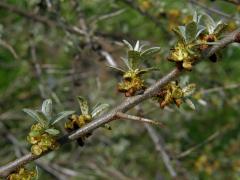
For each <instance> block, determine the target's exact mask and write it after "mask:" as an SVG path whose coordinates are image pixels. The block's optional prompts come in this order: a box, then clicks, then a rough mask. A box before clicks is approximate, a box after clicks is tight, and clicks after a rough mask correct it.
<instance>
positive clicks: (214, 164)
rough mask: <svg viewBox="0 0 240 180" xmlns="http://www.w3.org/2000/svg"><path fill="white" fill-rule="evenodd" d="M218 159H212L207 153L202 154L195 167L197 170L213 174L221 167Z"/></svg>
mask: <svg viewBox="0 0 240 180" xmlns="http://www.w3.org/2000/svg"><path fill="white" fill-rule="evenodd" d="M219 166H220V164H219V162H218V161H210V160H209V158H208V157H207V156H206V155H201V156H200V157H199V158H198V159H197V160H196V162H195V168H196V170H197V171H202V172H205V173H207V174H208V175H211V174H212V173H213V172H214V171H216V170H217V169H218V168H219Z"/></svg>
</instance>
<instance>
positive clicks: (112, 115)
mask: <svg viewBox="0 0 240 180" xmlns="http://www.w3.org/2000/svg"><path fill="white" fill-rule="evenodd" d="M233 42H240V29H238V30H236V31H234V32H233V33H231V34H229V35H228V36H226V37H225V38H224V39H222V40H221V41H219V44H218V45H215V46H213V47H212V48H211V49H210V50H209V52H208V53H206V55H205V56H206V57H209V56H211V55H212V54H214V53H215V52H217V51H218V50H222V47H225V46H226V45H228V44H230V43H233ZM180 74H181V70H180V69H178V68H174V69H173V70H172V71H170V72H169V73H168V74H166V75H165V76H164V77H162V78H161V79H160V80H158V81H157V82H156V83H155V84H153V85H152V86H150V87H149V88H148V89H147V90H146V91H145V92H144V94H142V95H137V96H134V97H129V98H126V99H125V100H124V101H123V102H122V103H121V104H120V105H118V106H117V107H115V108H114V109H112V110H111V111H110V112H108V113H105V114H104V115H102V116H101V117H99V118H97V119H96V120H94V121H92V122H90V123H89V124H87V125H86V126H84V127H82V128H81V129H78V130H77V131H75V132H73V133H71V134H69V135H65V136H63V137H61V138H60V139H59V140H58V141H59V143H60V144H61V145H63V144H66V143H68V142H70V141H73V140H75V139H78V138H79V137H82V136H84V135H86V134H88V133H90V132H92V131H93V130H95V129H97V128H99V127H101V126H103V125H104V124H106V123H108V122H110V121H113V120H115V119H116V118H117V113H119V112H122V113H124V112H126V111H128V110H130V109H131V108H133V107H134V106H136V105H137V104H139V103H141V102H143V101H144V100H146V99H148V98H150V97H152V96H153V95H154V94H155V93H156V92H157V91H158V90H159V89H161V88H162V87H163V86H164V85H166V84H167V83H169V82H170V81H171V80H173V79H175V78H177V77H178V76H180ZM49 152H50V151H47V152H45V153H43V154H41V155H40V156H36V155H33V154H31V153H29V154H26V155H25V156H23V157H21V158H19V159H16V160H14V161H12V162H10V163H8V164H6V165H4V166H2V167H0V177H6V176H8V175H9V174H10V173H11V172H12V171H14V170H15V169H16V168H18V167H19V166H22V165H24V164H27V163H29V162H31V161H34V160H36V159H38V158H40V157H42V156H44V155H45V154H47V153H49Z"/></svg>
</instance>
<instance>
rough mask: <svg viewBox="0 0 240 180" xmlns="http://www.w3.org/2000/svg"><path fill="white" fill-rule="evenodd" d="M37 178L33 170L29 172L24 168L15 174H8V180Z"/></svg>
mask: <svg viewBox="0 0 240 180" xmlns="http://www.w3.org/2000/svg"><path fill="white" fill-rule="evenodd" d="M36 176H37V172H36V171H35V170H32V171H29V170H26V169H25V168H19V169H18V170H17V171H16V172H14V173H12V174H10V175H9V176H8V178H7V179H8V180H31V179H33V178H34V177H36Z"/></svg>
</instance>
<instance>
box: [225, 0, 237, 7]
mask: <svg viewBox="0 0 240 180" xmlns="http://www.w3.org/2000/svg"><path fill="white" fill-rule="evenodd" d="M223 1H226V2H228V3H232V4H234V5H237V6H239V5H240V0H223Z"/></svg>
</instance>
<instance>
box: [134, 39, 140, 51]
mask: <svg viewBox="0 0 240 180" xmlns="http://www.w3.org/2000/svg"><path fill="white" fill-rule="evenodd" d="M139 46H140V43H139V41H137V42H136V45H135V47H134V51H139Z"/></svg>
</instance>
